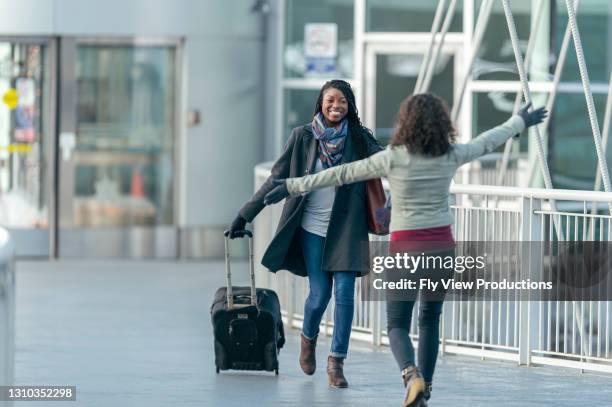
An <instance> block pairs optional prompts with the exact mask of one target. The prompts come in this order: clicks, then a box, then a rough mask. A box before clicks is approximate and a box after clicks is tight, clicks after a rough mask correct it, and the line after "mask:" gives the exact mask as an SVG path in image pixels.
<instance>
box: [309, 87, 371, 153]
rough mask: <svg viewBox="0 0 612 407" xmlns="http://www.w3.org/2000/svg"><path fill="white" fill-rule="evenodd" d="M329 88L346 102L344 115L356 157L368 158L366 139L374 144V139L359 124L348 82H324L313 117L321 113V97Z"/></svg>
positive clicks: (353, 97)
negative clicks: (339, 94)
mask: <svg viewBox="0 0 612 407" xmlns="http://www.w3.org/2000/svg"><path fill="white" fill-rule="evenodd" d="M329 88H334V89H338V90H339V91H340V92H342V94H343V95H344V97H345V98H346V101H347V102H348V113H347V114H346V119H347V122H348V130H349V136H350V137H351V141H352V143H353V145H354V146H355V150H356V151H357V154H358V156H359V157H360V158H366V157H367V156H368V148H367V138H368V137H369V138H371V139H372V140H374V141H375V142H376V139H375V138H374V136H373V135H372V131H371V130H370V129H368V128H367V127H365V126H364V125H363V124H362V123H361V119H360V118H359V112H358V111H357V104H356V103H355V93H354V92H353V88H351V85H350V84H349V83H348V82H346V81H343V80H340V79H332V80H330V81H327V82H325V84H324V85H323V87H322V88H321V91H320V92H319V97H318V98H317V103H316V105H315V109H314V115H315V116H316V115H317V114H318V113H322V112H323V95H324V94H325V91H327V89H329Z"/></svg>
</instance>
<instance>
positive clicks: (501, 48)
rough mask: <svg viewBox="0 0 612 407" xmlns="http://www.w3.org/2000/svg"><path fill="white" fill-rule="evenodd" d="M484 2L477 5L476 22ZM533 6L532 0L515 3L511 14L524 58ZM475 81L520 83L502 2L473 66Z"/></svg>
mask: <svg viewBox="0 0 612 407" xmlns="http://www.w3.org/2000/svg"><path fill="white" fill-rule="evenodd" d="M481 3H482V0H478V1H476V2H475V5H476V7H475V11H474V13H475V14H474V21H475V22H476V20H477V16H478V12H479V10H480V6H481ZM531 13H532V5H531V2H530V1H529V0H514V1H512V14H513V16H514V21H515V25H516V31H517V35H518V38H519V43H520V48H521V51H522V53H523V55H525V51H526V50H527V42H528V40H529V31H530V25H531ZM474 78H475V79H481V80H518V71H517V69H516V61H515V59H514V52H513V50H512V42H511V41H510V36H509V35H508V28H507V24H506V17H505V14H504V10H503V7H502V4H501V2H500V1H496V2H494V4H493V9H492V11H491V16H490V18H489V23H488V24H487V29H486V31H485V34H484V37H483V40H482V43H481V45H480V48H479V50H478V57H477V58H476V61H475V62H474Z"/></svg>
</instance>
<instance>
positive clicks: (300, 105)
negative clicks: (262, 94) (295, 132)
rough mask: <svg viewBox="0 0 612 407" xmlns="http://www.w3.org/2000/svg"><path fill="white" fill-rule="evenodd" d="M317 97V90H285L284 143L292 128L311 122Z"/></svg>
mask: <svg viewBox="0 0 612 407" xmlns="http://www.w3.org/2000/svg"><path fill="white" fill-rule="evenodd" d="M317 96H319V91H318V90H311V89H287V90H285V106H286V107H285V115H284V117H285V127H284V129H285V131H284V140H285V141H286V140H287V139H288V138H289V135H290V134H291V130H292V129H293V128H294V127H297V126H301V125H303V124H306V123H310V122H311V121H312V116H313V113H314V108H315V104H316V102H317Z"/></svg>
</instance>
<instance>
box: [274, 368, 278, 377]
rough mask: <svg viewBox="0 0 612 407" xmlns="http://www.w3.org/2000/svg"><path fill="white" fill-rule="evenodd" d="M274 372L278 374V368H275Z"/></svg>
mask: <svg viewBox="0 0 612 407" xmlns="http://www.w3.org/2000/svg"><path fill="white" fill-rule="evenodd" d="M274 373H276V375H277V376H278V368H276V369H275V370H274Z"/></svg>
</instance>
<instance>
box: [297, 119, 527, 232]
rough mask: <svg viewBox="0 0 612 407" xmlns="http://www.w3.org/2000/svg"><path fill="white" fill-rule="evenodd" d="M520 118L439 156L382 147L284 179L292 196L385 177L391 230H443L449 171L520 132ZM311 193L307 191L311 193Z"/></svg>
mask: <svg viewBox="0 0 612 407" xmlns="http://www.w3.org/2000/svg"><path fill="white" fill-rule="evenodd" d="M524 128H525V123H524V122H523V119H522V118H521V117H520V116H513V117H512V118H510V119H509V120H508V121H506V122H505V123H503V124H502V125H500V126H497V127H495V128H493V129H491V130H488V131H486V132H484V133H483V134H481V135H479V136H478V137H476V138H474V139H473V140H471V141H470V142H469V143H466V144H457V145H455V146H453V147H452V148H451V149H449V150H448V152H447V153H446V154H444V155H441V156H439V157H428V156H423V155H419V154H411V153H409V152H408V150H407V149H406V147H404V146H397V147H391V146H388V147H387V149H386V150H383V151H381V152H379V153H376V154H374V155H372V156H370V157H368V158H366V159H363V160H359V161H354V162H352V163H349V164H343V165H338V166H335V167H333V168H329V169H327V170H325V171H321V172H319V173H318V174H316V175H308V176H305V177H302V178H288V179H287V189H288V190H289V193H290V194H291V195H292V196H296V195H299V194H301V193H305V192H309V191H313V190H315V188H320V187H328V188H329V187H330V186H332V187H333V186H337V185H343V184H350V183H353V182H357V181H364V180H367V179H371V178H379V177H387V179H388V180H389V188H390V189H391V205H392V207H391V225H390V226H389V228H390V229H391V231H392V232H393V231H396V230H411V229H422V228H431V227H436V226H445V225H450V224H452V223H453V216H452V213H451V211H450V207H449V203H448V198H449V187H450V184H451V181H452V179H453V175H455V171H457V168H459V167H460V166H461V165H463V164H465V163H468V162H470V161H472V160H475V159H476V158H478V157H480V156H482V155H484V154H486V153H490V152H492V151H493V150H495V149H496V148H497V147H499V146H501V145H502V144H504V143H505V142H506V140H508V139H509V138H510V137H512V136H514V135H515V134H517V133H520V132H522V131H523V130H524ZM311 194H312V192H311Z"/></svg>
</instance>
